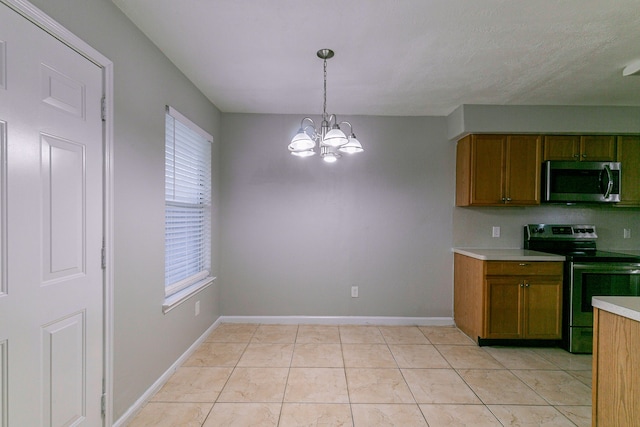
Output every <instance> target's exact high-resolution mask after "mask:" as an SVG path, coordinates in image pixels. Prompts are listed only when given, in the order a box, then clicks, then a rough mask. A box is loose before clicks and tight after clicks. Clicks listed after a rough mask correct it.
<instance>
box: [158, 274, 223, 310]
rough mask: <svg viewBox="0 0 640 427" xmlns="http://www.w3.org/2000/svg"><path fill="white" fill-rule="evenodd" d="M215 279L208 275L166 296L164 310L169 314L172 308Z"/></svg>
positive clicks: (206, 286) (209, 284)
mask: <svg viewBox="0 0 640 427" xmlns="http://www.w3.org/2000/svg"><path fill="white" fill-rule="evenodd" d="M214 280H216V278H215V277H211V276H210V277H207V278H206V279H204V280H201V281H199V282H197V283H194V284H193V285H191V286H189V287H188V288H184V289H183V290H181V291H179V292H176V293H175V294H173V295H170V296H168V297H165V299H164V304H162V312H163V313H164V314H167V313H168V312H170V311H171V310H173V309H174V308H176V307H177V306H179V305H180V304H182V303H183V302H185V301H186V300H188V299H189V298H191V297H192V296H194V295H195V294H197V293H198V292H200V291H202V290H203V289H206V288H208V287H209V286H211V285H212V284H213V281H214Z"/></svg>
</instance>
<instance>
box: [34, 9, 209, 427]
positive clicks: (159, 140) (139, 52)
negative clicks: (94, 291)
mask: <svg viewBox="0 0 640 427" xmlns="http://www.w3.org/2000/svg"><path fill="white" fill-rule="evenodd" d="M33 3H34V5H36V6H37V7H39V8H41V9H42V10H43V11H45V12H46V13H47V14H49V15H50V16H51V17H52V18H53V19H55V20H57V21H58V22H60V23H61V24H62V25H64V26H65V27H66V28H67V29H69V30H70V31H72V32H73V33H75V34H76V35H77V36H78V37H80V38H82V39H83V40H84V41H86V42H87V43H88V44H90V45H91V46H92V47H94V48H95V49H97V50H98V51H100V52H101V53H102V54H103V55H105V56H106V57H108V58H109V59H110V60H111V61H113V63H114V73H115V83H114V86H115V104H114V107H115V108H114V110H115V111H114V115H115V117H114V123H115V128H114V153H115V154H114V159H113V164H114V175H115V189H114V193H115V201H114V208H115V242H114V252H115V259H114V268H115V302H114V304H115V313H114V317H115V337H114V338H115V342H114V350H115V360H114V377H115V378H114V411H113V412H114V414H113V415H114V420H117V419H118V418H119V417H120V416H121V415H122V414H123V413H124V412H125V411H126V410H127V409H128V408H129V407H130V406H131V405H132V404H133V403H134V402H135V401H136V400H137V399H138V398H139V397H140V396H141V395H142V394H143V393H144V392H145V391H146V390H147V388H148V387H150V386H151V385H152V384H153V383H154V382H155V381H156V380H157V379H158V378H159V377H160V375H161V374H162V373H164V372H165V370H166V369H168V368H169V367H170V366H171V364H172V363H174V362H175V361H176V360H177V359H178V357H179V356H180V355H181V354H182V353H184V351H185V350H186V349H188V348H189V346H190V345H191V344H192V343H193V342H194V341H195V340H196V339H197V338H198V337H199V336H200V335H201V334H202V333H203V332H204V331H205V330H206V329H207V328H208V327H209V326H210V325H212V324H213V322H214V321H215V320H216V319H217V318H218V317H219V297H218V293H219V291H218V287H217V284H216V286H213V287H210V288H208V289H206V290H204V291H203V292H201V293H200V294H198V295H197V296H196V297H194V298H193V299H192V300H191V301H188V302H187V303H185V304H183V305H181V306H179V307H178V308H176V309H174V310H173V311H171V312H169V313H168V314H166V315H163V314H162V309H161V308H162V303H163V300H164V250H163V247H164V116H165V110H164V108H165V105H167V104H169V105H172V106H173V107H175V108H176V109H177V110H178V111H180V112H181V113H183V114H184V115H186V116H187V117H189V118H190V119H191V120H193V121H194V122H195V123H197V124H199V125H200V126H201V127H203V128H204V129H205V130H207V131H209V132H210V133H211V134H212V135H213V136H214V139H215V140H216V141H219V132H218V128H219V121H220V112H219V111H218V110H217V109H216V108H215V106H213V105H212V104H211V103H210V102H209V101H208V100H207V99H206V98H205V97H204V96H202V94H201V93H200V92H199V91H198V90H197V89H196V88H195V87H194V86H193V85H192V84H191V83H190V82H189V81H188V80H187V79H186V78H185V77H184V76H183V75H182V74H181V73H180V71H179V70H178V69H176V68H175V67H174V66H173V64H171V63H170V62H169V61H168V60H167V58H166V57H165V56H164V55H163V54H162V53H161V52H160V51H159V50H158V49H157V48H156V47H155V46H154V45H153V44H152V43H151V42H150V41H149V40H148V39H147V38H146V37H145V36H144V35H143V34H142V33H141V32H140V31H139V30H138V29H137V28H135V27H134V26H133V24H132V23H131V22H130V21H129V20H128V19H127V18H126V17H125V16H124V15H123V14H122V13H121V12H120V11H119V9H117V8H116V7H115V6H114V5H113V3H111V1H109V0H91V1H87V0H33ZM217 147H218V144H217V143H216V144H215V145H214V165H217V155H218V148H217ZM214 167H215V166H214ZM215 170H217V167H215ZM217 193H218V188H217V187H216V188H215V195H214V200H215V197H217ZM218 217H219V216H218V215H217V211H214V218H216V219H217V218H218ZM218 228H219V227H218V225H217V220H216V223H215V224H214V238H213V241H214V242H217V240H218V239H217V230H218ZM213 265H214V271H215V270H216V269H218V266H219V262H218V246H217V243H216V244H215V245H214V248H213ZM196 299H197V300H200V303H201V314H200V315H199V316H198V317H195V316H194V301H195V300H196Z"/></svg>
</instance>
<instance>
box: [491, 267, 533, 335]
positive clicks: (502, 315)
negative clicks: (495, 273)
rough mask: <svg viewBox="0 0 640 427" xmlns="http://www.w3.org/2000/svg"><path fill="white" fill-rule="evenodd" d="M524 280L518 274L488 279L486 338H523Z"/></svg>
mask: <svg viewBox="0 0 640 427" xmlns="http://www.w3.org/2000/svg"><path fill="white" fill-rule="evenodd" d="M522 282H523V279H522V278H521V277H518V276H503V277H489V278H487V279H486V291H487V294H486V296H485V298H486V301H485V322H486V323H485V333H484V336H485V338H511V339H516V338H522V315H521V311H522V308H521V304H522V297H521V294H522V291H523V289H524V288H523V287H522V286H520V285H521V284H522Z"/></svg>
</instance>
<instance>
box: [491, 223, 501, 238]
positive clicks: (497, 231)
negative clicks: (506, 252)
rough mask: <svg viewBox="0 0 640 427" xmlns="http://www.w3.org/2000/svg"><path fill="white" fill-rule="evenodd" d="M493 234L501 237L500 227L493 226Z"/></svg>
mask: <svg viewBox="0 0 640 427" xmlns="http://www.w3.org/2000/svg"><path fill="white" fill-rule="evenodd" d="M491 233H492V234H491V236H492V237H500V227H495V226H494V227H493V229H492V230H491Z"/></svg>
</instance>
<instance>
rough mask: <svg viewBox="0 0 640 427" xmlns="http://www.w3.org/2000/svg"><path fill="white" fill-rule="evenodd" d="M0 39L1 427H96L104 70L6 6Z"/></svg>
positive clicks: (99, 422)
mask: <svg viewBox="0 0 640 427" xmlns="http://www.w3.org/2000/svg"><path fill="white" fill-rule="evenodd" d="M0 40H1V41H2V43H3V46H4V52H5V54H4V56H3V55H2V52H0V58H3V59H2V61H3V62H2V64H0V70H2V71H0V73H4V74H3V77H2V79H3V80H4V87H0V122H2V123H5V126H4V128H5V132H4V135H5V138H4V140H5V143H6V147H5V149H6V151H5V152H4V153H5V154H6V158H5V160H4V161H3V162H0V172H1V173H0V179H2V177H3V176H6V188H5V189H3V194H2V197H0V201H2V202H6V204H5V203H3V204H2V206H1V207H3V210H2V209H0V217H1V218H0V224H3V223H4V224H5V225H6V231H5V232H3V229H2V228H0V237H1V239H0V240H1V241H2V242H3V243H4V244H5V245H6V246H0V251H1V250H2V249H3V248H4V258H5V259H6V262H5V263H4V264H2V265H1V268H0V277H2V275H3V274H4V275H5V276H6V286H5V288H4V292H5V293H4V295H2V294H0V343H4V344H2V346H3V349H4V350H3V351H4V354H5V355H6V357H4V359H3V360H4V362H2V363H0V372H1V376H0V381H5V385H4V388H3V386H2V383H1V382H0V393H1V394H0V408H3V411H4V412H3V413H1V414H0V425H2V426H3V427H4V424H2V421H3V420H2V416H5V417H7V418H8V420H9V422H10V423H11V425H12V426H14V425H15V426H51V427H58V426H60V427H61V426H91V427H93V426H100V425H102V417H101V395H102V377H103V374H102V372H103V348H102V346H103V299H102V294H103V278H102V268H101V256H100V254H101V248H102V229H103V220H102V212H103V208H102V200H103V199H102V191H103V190H102V188H103V187H102V175H103V168H102V165H103V157H102V156H103V131H102V119H101V98H102V93H103V85H102V70H101V69H100V68H99V67H98V66H96V65H95V64H93V63H92V62H90V61H88V60H87V59H86V58H84V57H82V56H81V55H79V54H78V53H77V52H76V51H74V50H73V49H71V48H69V47H68V46H66V45H65V44H63V43H62V42H60V41H59V40H57V39H56V38H54V37H52V36H50V35H49V34H48V33H46V32H44V31H43V30H41V29H40V28H39V27H37V26H36V25H34V24H32V23H31V22H30V21H28V20H26V19H24V18H23V17H21V16H20V15H18V14H17V13H16V12H14V11H12V10H11V9H9V8H8V7H7V6H6V5H4V4H0ZM1 128H2V126H0V131H1V130H2V129H1ZM1 153H2V152H0V154H1ZM3 174H6V175H3ZM2 259H3V258H2V257H0V260H2ZM3 363H4V365H3ZM3 366H4V368H3ZM3 399H5V400H6V407H3V406H2V402H3ZM6 422H7V421H5V424H6Z"/></svg>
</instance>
